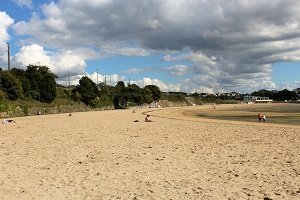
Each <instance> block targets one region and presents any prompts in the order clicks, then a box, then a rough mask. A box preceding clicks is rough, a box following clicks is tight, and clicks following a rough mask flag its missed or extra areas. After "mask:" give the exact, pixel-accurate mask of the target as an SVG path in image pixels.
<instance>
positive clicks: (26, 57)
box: [13, 44, 97, 78]
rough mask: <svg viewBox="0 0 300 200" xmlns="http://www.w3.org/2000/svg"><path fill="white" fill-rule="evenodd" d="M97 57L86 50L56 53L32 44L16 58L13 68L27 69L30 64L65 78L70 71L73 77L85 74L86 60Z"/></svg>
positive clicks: (22, 49)
mask: <svg viewBox="0 0 300 200" xmlns="http://www.w3.org/2000/svg"><path fill="white" fill-rule="evenodd" d="M96 55H97V53H96V52H94V51H92V50H90V49H86V48H78V49H74V50H72V51H71V50H58V51H54V50H46V49H45V48H44V47H43V46H40V45H38V44H32V45H28V46H24V47H22V48H21V49H20V51H19V52H18V53H17V54H16V55H15V56H14V59H13V66H16V67H21V68H26V67H27V66H28V65H30V64H33V65H42V66H47V67H49V69H50V70H51V71H52V72H53V73H55V74H57V75H58V76H59V77H61V78H63V77H66V76H67V74H68V71H69V73H70V74H71V75H78V74H83V73H84V72H85V67H86V61H85V60H86V59H91V58H93V57H95V56H96Z"/></svg>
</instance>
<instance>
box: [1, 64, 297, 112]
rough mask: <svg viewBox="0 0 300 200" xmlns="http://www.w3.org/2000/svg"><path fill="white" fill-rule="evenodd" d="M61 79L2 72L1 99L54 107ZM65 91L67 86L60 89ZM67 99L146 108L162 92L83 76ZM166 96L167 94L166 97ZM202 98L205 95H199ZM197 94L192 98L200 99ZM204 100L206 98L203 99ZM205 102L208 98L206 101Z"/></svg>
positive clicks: (283, 96)
mask: <svg viewBox="0 0 300 200" xmlns="http://www.w3.org/2000/svg"><path fill="white" fill-rule="evenodd" d="M56 78H58V77H57V76H56V75H55V74H54V73H52V72H51V71H50V70H49V68H48V67H46V66H36V65H29V66H27V68H26V70H23V69H17V68H13V69H11V70H10V71H7V70H4V71H3V70H2V69H1V68H0V99H3V98H5V99H9V100H17V99H25V100H36V101H40V102H43V103H51V102H52V101H53V100H54V99H55V98H56V96H57V88H58V85H57V83H56V81H55V79H56ZM60 87H63V86H60ZM64 91H65V92H66V93H67V96H68V97H69V98H70V99H72V100H74V101H77V102H83V103H85V104H86V105H89V106H91V107H93V108H97V107H104V106H114V107H115V108H125V107H127V106H136V105H142V104H144V103H147V104H149V103H151V102H153V101H158V100H159V99H160V98H161V96H162V92H161V91H160V88H159V87H157V86H156V85H147V86H145V87H143V88H141V87H139V86H138V85H136V84H128V85H127V86H126V85H125V83H124V82H123V81H119V82H118V83H117V84H116V85H115V86H111V85H106V84H105V83H100V84H98V85H97V84H96V83H95V82H93V81H92V80H91V79H90V78H89V77H87V76H83V77H82V78H81V79H80V80H79V84H78V85H76V86H73V87H72V89H71V90H70V89H68V88H66V87H64ZM165 95H166V94H165ZM168 95H177V96H178V95H180V96H181V95H183V96H187V95H188V94H187V93H184V92H168ZM199 95H200V96H201V94H199ZM199 95H198V94H197V93H194V94H192V96H195V97H198V96H199ZM251 95H253V96H262V97H269V98H270V99H273V100H274V101H285V100H297V99H299V94H297V93H296V92H295V91H289V90H287V89H284V90H282V91H268V90H259V91H255V92H253V93H251ZM202 96H203V95H202ZM242 96H243V95H239V96H238V97H239V98H240V99H237V96H235V97H228V96H224V97H223V96H222V95H221V96H218V97H217V96H215V95H205V98H211V99H212V101H216V100H217V99H225V100H228V98H230V99H231V98H232V99H235V100H242V99H241V97H242ZM202 98H204V97H202Z"/></svg>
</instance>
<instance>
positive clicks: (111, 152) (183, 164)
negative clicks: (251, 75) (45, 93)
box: [0, 107, 300, 200]
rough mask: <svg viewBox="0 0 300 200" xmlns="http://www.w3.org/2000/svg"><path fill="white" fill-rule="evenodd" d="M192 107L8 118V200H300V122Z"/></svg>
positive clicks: (0, 172) (0, 138) (2, 175)
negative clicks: (196, 113) (196, 112)
mask: <svg viewBox="0 0 300 200" xmlns="http://www.w3.org/2000/svg"><path fill="white" fill-rule="evenodd" d="M193 109H196V107H185V108H169V109H151V110H150V109H148V110H147V109H146V110H143V109H141V110H136V113H132V111H131V110H121V111H99V112H85V113H73V115H72V116H71V117H69V116H68V114H58V115H41V116H33V117H21V118H15V120H16V122H17V123H16V124H0V159H1V162H0V199H5V200H6V199H7V200H14V199H16V200H20V199H22V200H23V199H36V200H42V199H55V200H56V199H59V200H60V199H72V200H73V199H75V200H77V199H78V200H82V199H154V200H156V199H300V126H287V125H270V124H267V123H265V124H263V123H244V122H232V121H218V120H211V119H201V118H195V117H192V116H188V115H186V114H184V113H187V111H192V110H193ZM148 111H150V112H148ZM147 112H148V113H150V114H151V118H152V120H155V122H151V123H146V122H142V121H143V119H144V117H145V115H144V114H145V113H147ZM136 119H137V120H139V121H140V122H133V121H134V120H136Z"/></svg>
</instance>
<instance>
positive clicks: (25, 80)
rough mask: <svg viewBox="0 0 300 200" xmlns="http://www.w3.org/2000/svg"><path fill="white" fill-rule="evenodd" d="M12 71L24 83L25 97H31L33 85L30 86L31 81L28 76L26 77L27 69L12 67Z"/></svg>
mask: <svg viewBox="0 0 300 200" xmlns="http://www.w3.org/2000/svg"><path fill="white" fill-rule="evenodd" d="M10 72H11V73H12V74H13V75H14V76H15V77H16V78H17V79H19V80H20V82H21V84H22V89H23V94H24V96H25V97H29V96H30V90H31V86H30V82H29V80H28V78H27V77H26V74H25V71H24V70H22V69H17V68H12V69H11V70H10Z"/></svg>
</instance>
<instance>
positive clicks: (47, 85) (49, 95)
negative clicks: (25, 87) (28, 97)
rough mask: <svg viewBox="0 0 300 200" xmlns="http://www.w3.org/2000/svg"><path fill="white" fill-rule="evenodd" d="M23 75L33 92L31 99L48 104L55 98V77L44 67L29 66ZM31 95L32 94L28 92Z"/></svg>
mask: <svg viewBox="0 0 300 200" xmlns="http://www.w3.org/2000/svg"><path fill="white" fill-rule="evenodd" d="M25 75H26V77H27V79H28V80H29V82H30V86H31V91H35V92H34V94H39V95H34V96H32V98H34V99H36V98H38V97H40V98H39V99H36V100H40V101H41V102H46V103H50V102H52V101H53V100H54V99H55V97H56V82H55V78H57V76H56V75H55V74H53V73H52V72H50V70H49V68H48V67H46V66H35V65H29V66H28V67H27V69H26V71H25ZM30 93H31V94H32V92H30Z"/></svg>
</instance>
